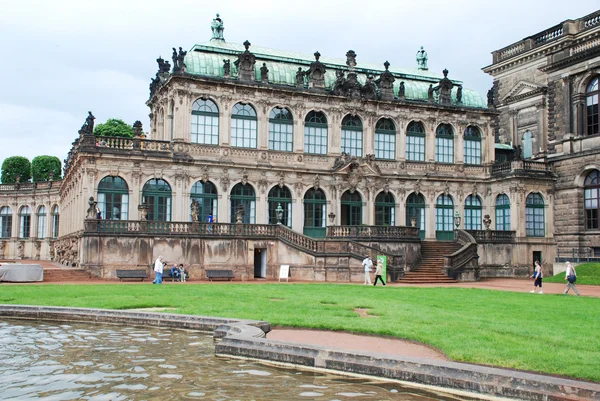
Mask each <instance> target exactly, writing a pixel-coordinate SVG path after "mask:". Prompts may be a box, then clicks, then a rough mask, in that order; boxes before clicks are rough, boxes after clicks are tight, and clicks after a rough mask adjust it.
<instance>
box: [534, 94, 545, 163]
mask: <svg viewBox="0 0 600 401" xmlns="http://www.w3.org/2000/svg"><path fill="white" fill-rule="evenodd" d="M536 112H537V117H538V122H537V126H538V132H537V135H538V138H539V142H538V148H537V149H533V154H534V155H535V154H536V153H538V152H540V151H541V152H547V151H548V132H547V131H546V107H545V103H544V102H542V103H541V104H538V105H536Z"/></svg>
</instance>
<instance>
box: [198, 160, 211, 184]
mask: <svg viewBox="0 0 600 401" xmlns="http://www.w3.org/2000/svg"><path fill="white" fill-rule="evenodd" d="M208 171H209V170H208V166H206V165H205V166H204V167H202V178H200V181H202V182H203V183H205V184H206V182H207V181H209V176H208Z"/></svg>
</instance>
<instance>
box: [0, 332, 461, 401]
mask: <svg viewBox="0 0 600 401" xmlns="http://www.w3.org/2000/svg"><path fill="white" fill-rule="evenodd" d="M213 352H214V348H213V342H212V337H211V336H210V335H205V334H202V333H200V334H199V333H197V332H191V331H180V330H170V329H158V328H140V327H126V326H106V325H92V324H60V323H48V322H34V321H21V320H1V321H0V394H1V398H2V399H3V400H34V399H35V400H39V399H43V400H52V401H54V400H92V401H105V400H161V401H164V400H193V399H204V400H310V399H319V400H350V399H360V400H363V399H364V400H407V401H412V400H419V401H428V400H456V399H458V398H454V397H451V396H442V395H438V394H433V393H425V392H419V391H418V390H413V389H406V388H402V387H400V386H399V385H397V384H395V383H381V382H371V381H369V380H367V379H363V378H360V379H359V378H356V379H352V378H344V377H340V376H335V375H329V374H322V373H314V372H307V371H297V370H292V369H289V370H288V369H278V368H274V367H269V366H263V365H261V364H258V363H253V362H247V361H241V360H235V359H222V358H217V357H215V356H214V354H213ZM462 399H464V398H462Z"/></svg>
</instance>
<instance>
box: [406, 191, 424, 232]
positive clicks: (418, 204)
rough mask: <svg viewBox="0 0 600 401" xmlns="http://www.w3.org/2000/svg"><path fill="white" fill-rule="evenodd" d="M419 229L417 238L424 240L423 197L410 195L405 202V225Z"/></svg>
mask: <svg viewBox="0 0 600 401" xmlns="http://www.w3.org/2000/svg"><path fill="white" fill-rule="evenodd" d="M413 220H414V223H415V227H419V237H421V240H424V239H425V227H426V226H425V197H424V196H423V195H422V194H416V193H414V192H413V193H412V194H410V195H409V196H408V199H407V200H406V225H407V226H412V221H413Z"/></svg>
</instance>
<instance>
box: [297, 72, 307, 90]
mask: <svg viewBox="0 0 600 401" xmlns="http://www.w3.org/2000/svg"><path fill="white" fill-rule="evenodd" d="M304 74H305V72H304V71H302V67H298V71H297V72H296V87H298V88H304Z"/></svg>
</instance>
